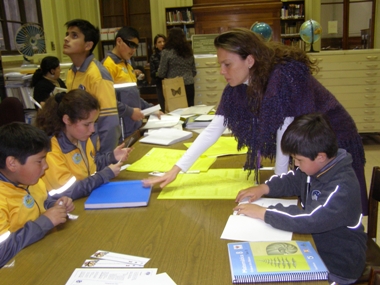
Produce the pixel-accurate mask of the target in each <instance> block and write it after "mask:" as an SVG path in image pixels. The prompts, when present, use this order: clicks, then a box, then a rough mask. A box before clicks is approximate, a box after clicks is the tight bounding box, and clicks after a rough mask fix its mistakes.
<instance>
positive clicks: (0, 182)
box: [0, 174, 56, 267]
mask: <svg viewBox="0 0 380 285" xmlns="http://www.w3.org/2000/svg"><path fill="white" fill-rule="evenodd" d="M28 193H29V194H30V196H31V197H32V198H31V197H30V196H29V197H28V196H27V195H28ZM55 202H56V199H55V198H52V197H50V196H48V194H47V192H46V189H45V184H44V182H43V181H42V180H41V179H39V181H38V182H37V183H36V184H34V185H31V186H29V187H26V186H23V185H18V186H16V185H14V184H13V183H11V182H10V181H8V179H6V178H5V177H4V176H3V175H1V174H0V267H3V266H4V265H5V264H6V263H7V262H8V261H9V260H10V259H11V258H12V257H13V256H15V255H16V254H17V253H18V252H19V251H20V250H21V249H23V248H24V247H26V246H28V245H30V244H32V243H34V242H36V241H38V240H40V239H41V238H43V237H44V236H45V235H46V233H47V232H48V231H50V230H51V229H52V228H53V227H54V225H53V223H52V222H51V221H50V220H49V218H47V217H46V216H44V215H42V214H43V213H44V212H45V211H46V210H45V209H48V208H50V207H52V206H54V203H55Z"/></svg>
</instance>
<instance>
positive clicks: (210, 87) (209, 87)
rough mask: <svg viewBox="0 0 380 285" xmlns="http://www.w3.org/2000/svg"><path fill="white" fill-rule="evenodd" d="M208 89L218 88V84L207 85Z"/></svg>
mask: <svg viewBox="0 0 380 285" xmlns="http://www.w3.org/2000/svg"><path fill="white" fill-rule="evenodd" d="M206 88H207V89H216V88H218V87H217V86H206Z"/></svg>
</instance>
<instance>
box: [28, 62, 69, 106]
mask: <svg viewBox="0 0 380 285" xmlns="http://www.w3.org/2000/svg"><path fill="white" fill-rule="evenodd" d="M60 74H61V67H60V66H59V59H58V58H57V57H55V56H47V57H44V58H43V59H42V61H41V64H40V68H38V69H37V70H36V71H35V72H34V74H33V77H32V87H34V91H33V97H34V99H35V100H36V101H37V102H38V103H40V104H41V106H43V105H44V103H45V101H46V100H47V99H48V98H49V97H50V93H51V92H52V91H53V90H54V88H55V87H60V88H65V89H66V85H65V83H64V82H63V81H62V79H61V78H59V76H60Z"/></svg>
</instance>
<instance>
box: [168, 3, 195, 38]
mask: <svg viewBox="0 0 380 285" xmlns="http://www.w3.org/2000/svg"><path fill="white" fill-rule="evenodd" d="M191 9H192V7H190V6H187V7H173V8H166V9H165V15H166V35H168V34H169V30H170V29H172V28H174V27H176V28H181V29H182V30H183V31H184V33H185V35H186V39H187V40H189V41H190V40H191V36H192V35H193V34H194V33H195V30H194V15H193V12H192V11H191Z"/></svg>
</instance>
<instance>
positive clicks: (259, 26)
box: [251, 22, 273, 42]
mask: <svg viewBox="0 0 380 285" xmlns="http://www.w3.org/2000/svg"><path fill="white" fill-rule="evenodd" d="M251 31H252V32H255V33H257V34H260V35H261V36H262V37H263V38H264V40H265V41H266V42H268V41H270V39H271V38H272V36H273V30H272V28H271V27H270V26H269V25H268V24H267V23H263V22H256V23H254V24H253V25H252V27H251Z"/></svg>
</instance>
